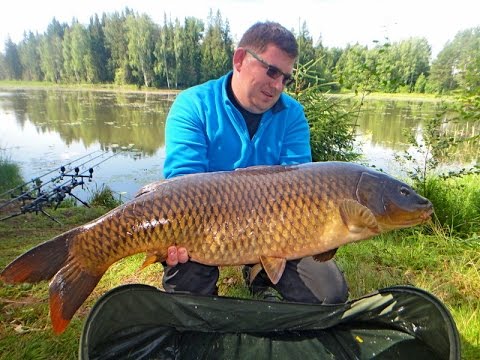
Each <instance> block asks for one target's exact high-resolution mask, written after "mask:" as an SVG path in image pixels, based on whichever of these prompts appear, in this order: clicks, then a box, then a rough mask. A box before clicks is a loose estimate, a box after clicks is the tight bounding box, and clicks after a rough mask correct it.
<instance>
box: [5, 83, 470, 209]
mask: <svg viewBox="0 0 480 360" xmlns="http://www.w3.org/2000/svg"><path fill="white" fill-rule="evenodd" d="M174 97H175V95H172V94H160V93H147V92H132V93H128V92H111V91H78V90H63V89H62V90H54V89H47V90H46V89H19V90H12V89H0V149H2V150H1V152H0V155H1V156H3V157H7V158H8V159H10V160H12V161H14V162H16V163H18V164H19V165H20V167H21V171H22V175H23V177H24V179H26V180H31V179H34V178H36V177H37V176H40V175H42V174H44V173H47V172H49V171H51V173H50V174H48V175H47V176H46V177H44V178H42V180H43V181H44V182H45V181H48V179H51V178H52V177H56V176H58V175H59V171H58V168H59V167H60V166H62V165H65V166H66V168H67V172H66V173H70V174H72V173H73V171H74V170H73V168H74V167H75V166H77V167H78V168H79V173H80V174H87V173H88V168H89V167H91V166H94V165H95V166H94V167H93V169H94V172H93V176H92V181H91V182H87V187H86V189H85V190H84V191H80V189H78V188H77V189H76V190H75V194H77V195H78V196H79V197H80V198H82V199H88V198H89V196H90V194H91V192H92V191H94V190H96V189H100V188H101V187H102V185H103V184H108V186H109V187H110V188H111V189H112V190H113V191H114V192H115V193H117V194H118V195H119V196H121V198H122V200H128V199H131V198H132V197H133V196H134V194H135V193H136V192H137V190H138V189H139V188H140V187H141V186H143V185H145V184H147V183H150V182H153V181H156V180H159V179H161V178H162V177H163V176H162V170H163V162H164V158H165V153H164V125H165V118H166V115H167V112H168V110H169V108H170V105H171V103H172V101H173V100H174ZM435 106H436V103H435V102H432V101H428V102H419V101H398V100H395V101H392V100H375V101H367V102H366V105H365V106H364V108H363V109H362V112H361V113H360V116H359V118H358V123H357V125H358V126H357V135H358V147H359V149H360V150H361V151H362V153H363V154H364V155H365V156H364V162H365V163H367V164H369V165H375V166H376V167H378V168H382V169H383V170H385V171H386V172H388V173H391V174H392V175H396V176H402V175H404V174H405V171H404V170H405V169H402V168H401V167H400V166H399V164H398V163H397V162H395V161H394V160H393V159H394V154H395V153H399V152H401V151H403V150H405V149H408V147H409V144H408V143H407V142H406V139H405V136H403V134H402V131H403V129H412V130H413V131H415V132H416V133H417V134H421V131H422V126H423V121H424V119H426V118H428V117H431V116H434V114H435ZM448 126H454V127H455V128H454V129H453V131H454V132H465V131H469V132H473V133H475V132H477V133H478V129H476V128H475V124H471V123H463V124H453V125H448ZM477 127H478V126H477ZM478 158H479V149H478V147H473V148H470V149H467V150H466V151H465V152H464V153H463V155H462V159H453V160H452V166H462V165H464V164H465V163H470V162H474V161H477V160H478ZM77 159H78V160H77ZM69 171H70V172H69ZM63 181H65V179H64V180H63Z"/></svg>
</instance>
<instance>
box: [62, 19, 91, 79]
mask: <svg viewBox="0 0 480 360" xmlns="http://www.w3.org/2000/svg"><path fill="white" fill-rule="evenodd" d="M90 44H91V38H90V33H89V32H88V31H87V29H86V28H85V27H84V26H83V25H81V24H79V23H78V22H74V23H73V24H72V26H71V27H70V28H69V29H67V30H66V31H65V34H64V41H63V58H64V70H65V78H66V79H68V80H69V81H75V82H77V83H80V82H88V83H93V82H97V79H98V75H97V72H96V68H95V66H94V64H93V55H92V50H91V47H90Z"/></svg>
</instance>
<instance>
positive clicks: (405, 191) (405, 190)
mask: <svg viewBox="0 0 480 360" xmlns="http://www.w3.org/2000/svg"><path fill="white" fill-rule="evenodd" d="M400 194H402V195H403V196H408V195H410V190H409V189H407V188H406V187H402V188H401V189H400Z"/></svg>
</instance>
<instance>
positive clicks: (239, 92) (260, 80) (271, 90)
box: [232, 45, 295, 113]
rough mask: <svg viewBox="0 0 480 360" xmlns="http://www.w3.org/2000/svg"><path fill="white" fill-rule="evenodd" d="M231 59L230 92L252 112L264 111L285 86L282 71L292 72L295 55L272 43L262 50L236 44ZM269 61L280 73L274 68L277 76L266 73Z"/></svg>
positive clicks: (272, 103) (275, 99)
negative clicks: (259, 51) (236, 46)
mask: <svg viewBox="0 0 480 360" xmlns="http://www.w3.org/2000/svg"><path fill="white" fill-rule="evenodd" d="M233 61H234V64H233V65H234V80H233V82H232V88H233V92H234V94H235V97H236V98H237V101H238V102H239V103H240V105H242V106H243V107H244V108H245V109H247V110H248V111H250V112H252V113H264V112H265V111H267V110H269V109H270V108H271V107H272V106H273V105H274V104H275V103H276V102H277V100H278V98H279V97H280V94H281V93H282V91H283V89H284V87H285V85H284V82H285V80H284V79H285V76H284V75H283V74H287V75H288V74H292V71H293V65H294V63H295V59H292V58H291V57H290V56H289V55H287V54H286V53H285V52H283V51H282V50H280V49H278V48H277V47H275V46H273V45H269V46H268V47H267V49H266V50H265V51H264V52H262V53H257V52H255V50H253V49H243V48H239V49H237V50H236V51H235V54H234V59H233ZM268 65H271V66H273V68H276V69H278V70H280V71H281V73H283V74H281V73H278V72H277V73H276V75H277V76H278V75H279V76H278V77H277V78H276V79H274V78H272V77H271V76H269V75H268V74H267V71H268ZM271 70H272V69H270V71H271Z"/></svg>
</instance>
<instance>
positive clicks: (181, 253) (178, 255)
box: [166, 246, 188, 266]
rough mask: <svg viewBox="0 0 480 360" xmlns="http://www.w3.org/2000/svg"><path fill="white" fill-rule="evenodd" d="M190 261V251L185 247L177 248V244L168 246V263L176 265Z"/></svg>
mask: <svg viewBox="0 0 480 360" xmlns="http://www.w3.org/2000/svg"><path fill="white" fill-rule="evenodd" d="M187 261H188V251H187V249H185V248H184V247H179V248H177V247H176V246H170V247H169V248H168V255H167V260H166V262H167V265H168V266H175V265H177V264H178V263H181V264H183V263H186V262H187Z"/></svg>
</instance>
